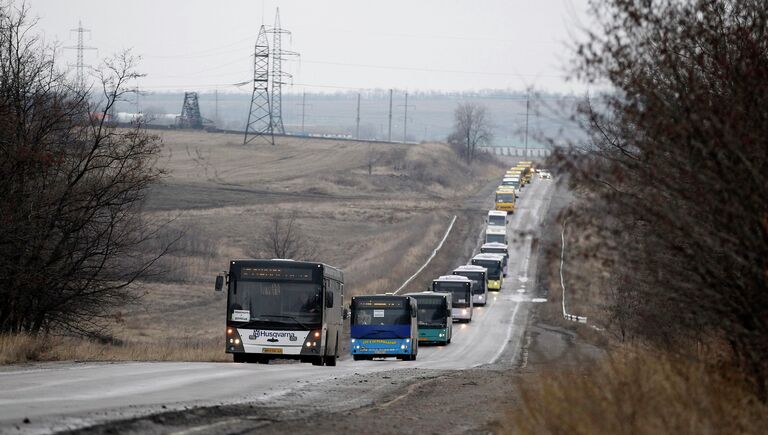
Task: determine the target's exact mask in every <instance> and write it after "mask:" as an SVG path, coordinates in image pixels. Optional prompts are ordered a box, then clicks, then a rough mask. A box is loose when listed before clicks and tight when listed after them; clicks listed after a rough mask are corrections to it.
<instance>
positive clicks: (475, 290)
mask: <svg viewBox="0 0 768 435" xmlns="http://www.w3.org/2000/svg"><path fill="white" fill-rule="evenodd" d="M454 275H459V276H466V277H467V278H469V279H470V280H471V281H472V294H475V295H481V294H483V289H484V287H485V282H484V281H485V274H484V273H483V272H464V271H462V272H456V273H455V274H454Z"/></svg>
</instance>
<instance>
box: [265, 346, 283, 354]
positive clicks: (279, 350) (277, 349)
mask: <svg viewBox="0 0 768 435" xmlns="http://www.w3.org/2000/svg"><path fill="white" fill-rule="evenodd" d="M261 351H262V352H264V353H283V349H282V348H280V347H265V348H263V349H261Z"/></svg>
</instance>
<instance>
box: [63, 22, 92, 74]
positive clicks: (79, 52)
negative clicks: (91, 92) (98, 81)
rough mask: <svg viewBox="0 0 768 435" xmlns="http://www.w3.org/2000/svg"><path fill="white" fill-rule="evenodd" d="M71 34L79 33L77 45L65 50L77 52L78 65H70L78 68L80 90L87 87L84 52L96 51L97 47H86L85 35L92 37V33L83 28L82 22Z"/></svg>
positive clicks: (78, 23) (71, 30)
mask: <svg viewBox="0 0 768 435" xmlns="http://www.w3.org/2000/svg"><path fill="white" fill-rule="evenodd" d="M70 32H77V45H76V46H69V47H64V48H65V49H69V50H77V63H76V64H75V65H70V66H74V67H75V68H77V70H76V74H77V75H76V81H77V86H78V87H80V88H83V87H84V86H85V63H84V62H83V52H84V51H85V50H96V47H86V46H85V45H84V43H83V34H85V33H88V34H89V35H90V34H91V31H90V30H89V29H86V28H83V22H82V21H78V22H77V28H76V29H70Z"/></svg>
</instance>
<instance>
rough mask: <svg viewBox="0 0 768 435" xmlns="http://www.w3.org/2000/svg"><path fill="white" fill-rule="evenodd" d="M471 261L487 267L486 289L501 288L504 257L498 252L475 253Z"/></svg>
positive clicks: (497, 289) (476, 264)
mask: <svg viewBox="0 0 768 435" xmlns="http://www.w3.org/2000/svg"><path fill="white" fill-rule="evenodd" d="M471 263H472V264H473V265H475V266H482V267H484V268H486V269H488V290H496V291H499V290H501V286H502V284H503V283H504V257H503V256H502V255H499V254H477V255H475V256H474V257H472V261H471Z"/></svg>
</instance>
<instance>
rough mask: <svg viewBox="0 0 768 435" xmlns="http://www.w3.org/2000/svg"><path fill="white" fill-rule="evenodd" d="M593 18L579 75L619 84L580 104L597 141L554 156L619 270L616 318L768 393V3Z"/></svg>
mask: <svg viewBox="0 0 768 435" xmlns="http://www.w3.org/2000/svg"><path fill="white" fill-rule="evenodd" d="M593 13H594V14H595V16H596V17H597V20H596V22H597V23H600V24H601V27H600V28H599V30H596V31H594V32H592V33H590V34H589V36H588V39H587V41H586V42H585V43H583V44H581V45H580V47H579V51H578V53H579V63H578V71H577V72H578V75H579V76H581V77H582V78H585V79H587V80H590V81H602V82H608V83H610V84H611V85H613V86H614V88H615V89H616V92H614V93H610V94H606V95H603V96H602V97H601V98H599V99H598V100H596V101H595V100H589V99H588V100H586V101H584V103H583V104H582V106H581V108H580V114H579V116H578V120H579V121H580V122H582V125H583V127H584V129H585V130H586V131H587V132H588V134H589V142H588V143H587V144H583V146H580V145H579V144H574V146H573V147H572V148H571V149H570V150H562V151H561V154H560V155H559V156H558V159H559V162H560V164H561V168H562V169H563V170H566V171H568V172H570V173H571V174H572V177H571V180H572V182H573V184H574V187H576V188H577V190H578V191H579V192H582V193H583V194H584V196H583V198H584V200H583V201H581V202H580V203H579V205H578V207H576V213H575V215H574V219H573V220H572V221H573V222H574V223H577V224H578V225H579V227H580V229H581V231H582V232H583V234H584V239H591V240H592V241H595V240H597V242H596V243H595V245H596V249H594V250H593V251H592V252H591V253H590V256H592V258H593V260H594V259H595V258H596V259H597V260H598V261H599V262H601V263H602V264H603V265H604V268H605V272H606V273H607V274H609V275H610V276H613V277H615V282H616V283H617V285H616V287H615V288H613V289H611V290H612V292H614V293H615V296H614V297H613V300H614V301H615V304H613V306H612V308H611V310H612V312H613V313H612V315H613V316H614V317H619V318H621V325H622V326H621V327H622V328H628V329H629V330H628V331H622V332H631V333H632V336H636V337H640V338H642V339H643V340H647V341H648V342H650V343H653V344H655V345H657V346H663V347H665V348H667V349H669V350H674V351H684V350H685V349H688V348H695V345H696V344H698V343H701V342H706V343H710V344H711V345H712V347H713V348H715V349H718V350H719V351H720V352H722V353H723V354H724V355H725V357H726V358H728V360H729V361H731V362H733V363H734V364H735V365H736V367H737V368H739V369H741V373H743V374H744V375H745V376H746V377H747V378H748V379H749V380H750V381H751V382H752V385H753V387H754V391H755V392H756V394H757V396H758V397H759V398H760V399H761V400H763V401H768V292H767V291H766V288H768V273H766V271H767V270H768V260H766V259H768V225H766V221H767V219H768V146H766V137H768V9H767V8H766V7H765V2H763V1H758V0H732V1H728V0H707V1H704V0H701V1H692V2H680V1H676V0H662V1H658V2H647V1H644V0H610V1H607V2H600V3H597V2H596V3H594V5H593ZM596 103H597V104H596ZM587 279H588V277H587ZM637 301H642V303H639V304H638V303H637ZM723 351H726V352H723Z"/></svg>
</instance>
